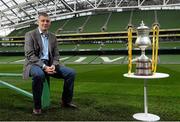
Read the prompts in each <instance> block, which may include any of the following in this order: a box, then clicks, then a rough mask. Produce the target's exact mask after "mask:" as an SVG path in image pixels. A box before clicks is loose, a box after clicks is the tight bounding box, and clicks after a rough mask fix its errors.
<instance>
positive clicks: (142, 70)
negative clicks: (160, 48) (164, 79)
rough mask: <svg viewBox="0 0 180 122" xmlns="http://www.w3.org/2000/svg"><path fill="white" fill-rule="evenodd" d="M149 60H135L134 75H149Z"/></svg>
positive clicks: (150, 70) (150, 71)
mask: <svg viewBox="0 0 180 122" xmlns="http://www.w3.org/2000/svg"><path fill="white" fill-rule="evenodd" d="M151 65H152V64H151V61H150V60H149V59H143V60H142V59H139V60H137V61H136V71H135V73H134V75H138V76H151V75H153V73H152V68H151Z"/></svg>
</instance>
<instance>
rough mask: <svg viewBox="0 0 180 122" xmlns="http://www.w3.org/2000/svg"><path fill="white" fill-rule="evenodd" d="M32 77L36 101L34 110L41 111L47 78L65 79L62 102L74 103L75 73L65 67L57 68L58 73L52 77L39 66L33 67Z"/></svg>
mask: <svg viewBox="0 0 180 122" xmlns="http://www.w3.org/2000/svg"><path fill="white" fill-rule="evenodd" d="M30 75H31V76H32V92H33V100H34V108H35V109H41V96H42V90H43V82H44V81H45V78H46V77H47V76H52V77H55V78H62V79H64V86H63V93H62V101H63V102H64V103H69V102H71V101H72V97H73V88H74V79H75V71H74V70H73V69H71V68H68V67H65V66H58V67H56V73H55V74H52V75H48V74H46V73H45V72H44V71H43V70H42V69H41V68H40V67H39V66H36V65H33V66H32V67H31V70H30Z"/></svg>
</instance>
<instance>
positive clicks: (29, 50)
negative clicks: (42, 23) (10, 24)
mask: <svg viewBox="0 0 180 122" xmlns="http://www.w3.org/2000/svg"><path fill="white" fill-rule="evenodd" d="M48 39H49V45H48V50H49V60H50V64H51V65H52V64H53V65H61V64H60V63H59V50H58V42H57V39H56V36H55V35H54V34H52V33H50V32H48ZM24 51H25V63H24V68H23V78H24V79H27V78H29V72H30V68H31V66H32V65H37V66H39V67H41V68H42V67H43V62H42V61H41V59H40V56H41V53H42V39H41V35H40V32H39V30H38V28H37V29H35V30H33V31H30V32H27V33H26V34H25V45H24Z"/></svg>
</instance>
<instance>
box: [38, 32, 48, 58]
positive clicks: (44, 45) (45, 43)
mask: <svg viewBox="0 0 180 122" xmlns="http://www.w3.org/2000/svg"><path fill="white" fill-rule="evenodd" d="M39 32H40V34H41V39H42V48H43V50H42V54H41V59H45V60H49V52H48V41H49V40H48V35H47V34H43V33H42V31H41V30H40V29H39Z"/></svg>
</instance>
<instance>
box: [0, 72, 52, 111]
mask: <svg viewBox="0 0 180 122" xmlns="http://www.w3.org/2000/svg"><path fill="white" fill-rule="evenodd" d="M0 77H22V74H15V73H0ZM0 86H4V87H6V88H9V89H11V90H14V91H16V92H17V93H20V94H22V95H24V96H26V97H29V98H31V99H32V98H33V95H32V93H30V92H27V91H25V90H23V89H21V88H18V87H16V86H14V85H11V84H10V83H7V82H6V81H2V80H0ZM41 102H42V108H48V107H49V106H50V83H49V77H48V78H46V80H45V82H44V83H43V92H42V97H41Z"/></svg>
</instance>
